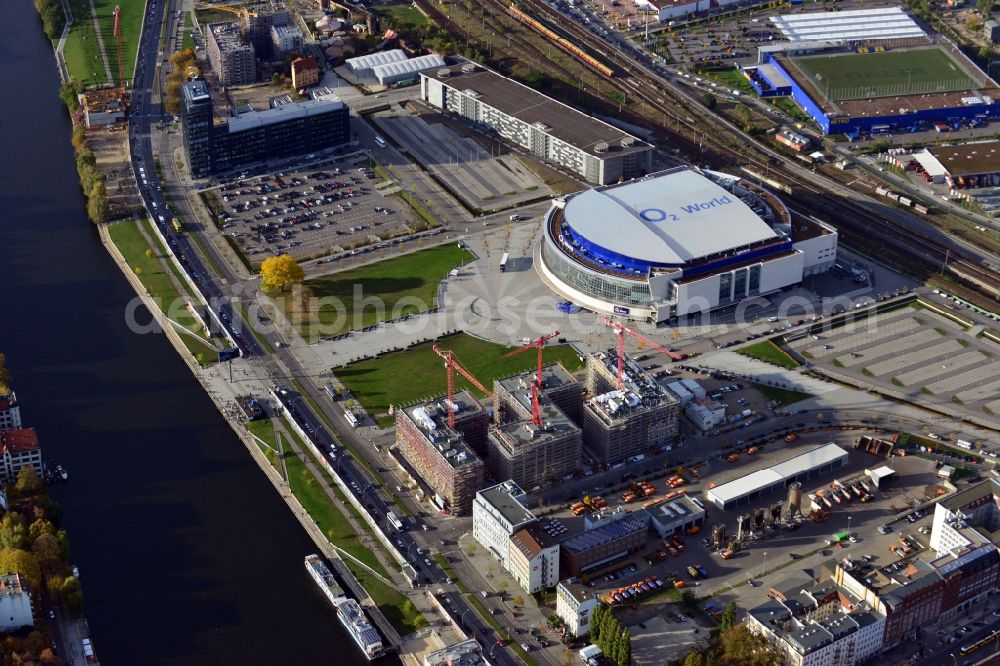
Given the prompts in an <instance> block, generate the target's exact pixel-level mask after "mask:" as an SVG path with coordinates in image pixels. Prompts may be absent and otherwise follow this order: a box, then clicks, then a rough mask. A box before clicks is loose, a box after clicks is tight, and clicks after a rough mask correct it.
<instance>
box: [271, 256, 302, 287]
mask: <svg viewBox="0 0 1000 666" xmlns="http://www.w3.org/2000/svg"><path fill="white" fill-rule="evenodd" d="M305 277H306V273H305V271H304V270H302V267H301V266H299V263H298V262H297V261H295V259H293V258H292V257H290V256H289V255H287V254H282V255H278V256H277V257H270V258H268V259H265V260H264V262H263V263H262V264H261V265H260V278H261V281H260V282H261V288H262V289H263V290H264V291H284V290H285V288H286V287H288V286H289V285H293V284H298V283H299V282H302V280H304V279H305Z"/></svg>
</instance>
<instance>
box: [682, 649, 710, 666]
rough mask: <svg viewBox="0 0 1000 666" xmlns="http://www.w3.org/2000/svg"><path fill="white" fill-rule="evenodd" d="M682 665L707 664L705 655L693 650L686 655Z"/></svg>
mask: <svg viewBox="0 0 1000 666" xmlns="http://www.w3.org/2000/svg"><path fill="white" fill-rule="evenodd" d="M681 666H706V661H705V655H704V654H702V653H701V652H691V653H689V654H688V655H687V656H686V657H684V661H683V663H682V664H681Z"/></svg>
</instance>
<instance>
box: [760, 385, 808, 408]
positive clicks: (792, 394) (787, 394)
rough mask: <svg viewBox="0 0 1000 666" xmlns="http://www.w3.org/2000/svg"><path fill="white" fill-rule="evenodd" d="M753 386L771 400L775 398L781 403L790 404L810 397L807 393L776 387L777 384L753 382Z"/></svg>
mask: <svg viewBox="0 0 1000 666" xmlns="http://www.w3.org/2000/svg"><path fill="white" fill-rule="evenodd" d="M753 386H754V388H755V389H757V390H758V391H760V392H761V393H763V394H764V395H766V396H767V397H768V398H770V399H771V400H777V401H778V403H780V404H781V405H791V404H792V403H795V402H799V401H800V400H807V399H809V398H811V397H812V395H810V394H809V393H802V392H801V391H793V390H791V389H783V388H778V387H777V386H767V385H766V384H754V385H753Z"/></svg>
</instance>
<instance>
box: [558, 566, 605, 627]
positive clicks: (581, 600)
mask: <svg viewBox="0 0 1000 666" xmlns="http://www.w3.org/2000/svg"><path fill="white" fill-rule="evenodd" d="M598 604H600V601H599V600H598V599H597V594H596V593H595V592H594V591H593V590H592V589H590V588H589V587H586V586H585V585H583V584H582V583H581V582H580V581H579V579H576V578H567V579H566V580H564V581H562V582H561V583H559V585H558V586H557V587H556V615H558V616H559V619H561V620H562V621H563V626H564V627H566V632H567V634H568V635H570V636H576V637H578V638H579V637H582V636H586V635H587V634H589V633H590V617H591V615H593V613H594V609H595V608H597V606H598Z"/></svg>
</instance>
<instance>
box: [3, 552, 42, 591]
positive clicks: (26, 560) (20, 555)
mask: <svg viewBox="0 0 1000 666" xmlns="http://www.w3.org/2000/svg"><path fill="white" fill-rule="evenodd" d="M0 571H16V572H17V573H19V574H21V575H22V576H24V579H25V580H26V581H27V582H28V585H29V586H31V587H33V588H36V589H37V588H38V586H39V585H41V583H42V569H41V567H39V566H38V560H37V559H35V556H34V555H32V554H31V553H29V552H28V551H26V550H21V549H20V548H4V549H3V550H0Z"/></svg>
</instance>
